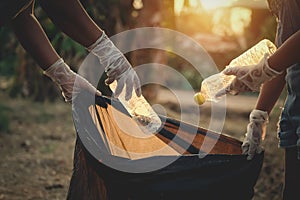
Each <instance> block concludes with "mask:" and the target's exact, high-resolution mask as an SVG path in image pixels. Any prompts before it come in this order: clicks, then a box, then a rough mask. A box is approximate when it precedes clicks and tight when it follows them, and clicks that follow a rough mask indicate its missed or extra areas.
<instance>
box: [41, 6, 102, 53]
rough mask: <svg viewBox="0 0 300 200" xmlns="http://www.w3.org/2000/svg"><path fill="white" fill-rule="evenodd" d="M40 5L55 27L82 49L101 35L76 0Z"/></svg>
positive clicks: (99, 30) (100, 31)
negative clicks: (81, 46)
mask: <svg viewBox="0 0 300 200" xmlns="http://www.w3.org/2000/svg"><path fill="white" fill-rule="evenodd" d="M41 5H42V7H43V9H44V10H45V11H46V13H47V14H48V16H49V17H50V19H51V20H52V21H53V23H54V24H55V25H57V26H58V27H59V28H60V29H61V30H62V31H63V32H64V33H66V34H67V35H68V36H69V37H71V38H72V39H73V40H75V41H77V42H78V43H80V44H81V45H83V46H84V47H89V46H90V45H91V44H93V43H94V42H95V41H96V40H97V39H98V38H99V37H100V36H101V34H102V30H101V29H100V28H99V27H98V26H97V25H96V24H95V23H94V21H93V20H92V19H91V18H90V17H89V15H88V14H87V13H86V11H85V10H84V8H83V7H82V5H81V3H80V2H79V1H78V0H63V1H61V0H42V1H41Z"/></svg>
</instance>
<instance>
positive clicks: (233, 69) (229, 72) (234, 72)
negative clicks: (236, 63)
mask: <svg viewBox="0 0 300 200" xmlns="http://www.w3.org/2000/svg"><path fill="white" fill-rule="evenodd" d="M238 72H239V67H228V68H226V69H224V70H223V71H222V73H223V74H225V75H235V76H236V75H237V74H238Z"/></svg>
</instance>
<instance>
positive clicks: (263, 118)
mask: <svg viewBox="0 0 300 200" xmlns="http://www.w3.org/2000/svg"><path fill="white" fill-rule="evenodd" d="M249 120H250V122H260V123H268V122H269V114H268V112H266V111H262V110H258V109H254V110H252V112H251V113H250V116H249Z"/></svg>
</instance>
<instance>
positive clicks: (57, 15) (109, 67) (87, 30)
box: [41, 0, 141, 100]
mask: <svg viewBox="0 0 300 200" xmlns="http://www.w3.org/2000/svg"><path fill="white" fill-rule="evenodd" d="M41 5H42V7H43V9H44V10H45V11H46V12H47V14H48V16H49V17H50V18H51V20H52V21H53V22H54V24H56V25H57V26H58V27H60V29H61V30H62V31H63V32H64V33H66V34H67V35H68V36H70V37H71V38H72V39H74V40H75V41H77V42H78V43H80V44H81V45H83V46H85V47H86V48H87V49H88V50H89V51H91V52H92V53H93V54H94V55H96V56H97V57H98V58H99V60H100V62H101V63H102V65H103V66H104V68H105V72H106V74H107V76H108V78H107V79H106V81H105V82H106V84H110V83H112V82H113V81H114V80H117V88H116V90H115V91H114V92H115V94H114V95H115V96H116V97H118V95H119V94H120V93H121V91H122V90H123V88H124V87H125V85H126V96H125V99H126V100H128V99H130V97H131V95H132V90H133V89H135V92H136V94H137V96H141V88H140V81H139V78H138V76H137V74H136V72H135V71H134V70H133V68H132V66H131V64H130V63H129V62H128V60H127V59H126V58H125V56H124V55H123V54H122V53H121V52H120V51H119V49H118V48H116V47H115V45H114V44H113V43H112V41H111V40H110V39H109V38H108V37H107V36H106V35H105V33H104V31H102V30H101V29H100V28H99V27H98V26H97V25H96V24H95V23H94V21H93V20H92V19H91V18H90V17H89V16H88V14H87V13H86V11H85V10H84V8H83V7H82V5H81V4H80V2H79V1H78V0H64V1H61V0H43V1H41Z"/></svg>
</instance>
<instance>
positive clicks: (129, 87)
mask: <svg viewBox="0 0 300 200" xmlns="http://www.w3.org/2000/svg"><path fill="white" fill-rule="evenodd" d="M132 79H133V78H132V77H128V78H127V79H126V95H125V100H126V101H128V100H129V99H130V98H131V97H132V90H133V80H132Z"/></svg>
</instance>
